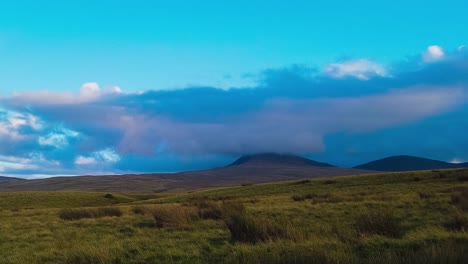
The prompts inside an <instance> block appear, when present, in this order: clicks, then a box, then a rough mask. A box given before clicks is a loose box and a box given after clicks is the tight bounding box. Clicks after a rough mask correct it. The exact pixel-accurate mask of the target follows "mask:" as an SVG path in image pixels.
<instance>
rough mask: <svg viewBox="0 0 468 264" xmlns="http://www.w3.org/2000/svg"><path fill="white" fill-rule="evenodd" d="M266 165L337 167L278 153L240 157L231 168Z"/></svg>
mask: <svg viewBox="0 0 468 264" xmlns="http://www.w3.org/2000/svg"><path fill="white" fill-rule="evenodd" d="M266 164H277V165H291V166H315V167H335V166H333V165H330V164H328V163H322V162H317V161H314V160H310V159H306V158H304V157H300V156H295V155H288V154H276V153H262V154H256V155H245V156H242V157H240V158H239V159H237V160H236V161H234V162H233V163H231V164H230V165H229V166H239V165H257V166H258V165H260V166H261V165H266ZM229 166H228V167H229Z"/></svg>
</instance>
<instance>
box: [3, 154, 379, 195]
mask: <svg viewBox="0 0 468 264" xmlns="http://www.w3.org/2000/svg"><path fill="white" fill-rule="evenodd" d="M240 160H242V161H243V162H237V164H231V165H230V166H227V167H222V168H216V169H211V170H203V171H191V172H181V173H157V174H143V175H119V176H116V175H112V176H77V177H55V178H48V179H40V180H28V181H21V182H11V181H6V182H0V191H44V190H47V191H59V190H77V191H103V192H104V191H109V192H111V191H112V192H116V191H117V192H129V191H132V192H169V191H170V192H174V191H187V190H196V189H203V188H211V187H225V186H234V185H241V184H252V183H266V182H273V181H285V180H295V179H302V178H320V177H330V176H341V175H353V174H365V173H372V171H367V170H360V169H347V168H338V167H332V166H331V165H329V164H326V163H319V162H315V161H311V160H307V159H304V158H301V157H296V156H282V155H278V156H274V157H273V156H271V155H270V154H269V156H262V157H261V158H254V159H245V158H244V159H242V158H241V159H240ZM266 160H267V161H268V162H266ZM238 161H239V160H238ZM234 163H236V162H234ZM311 164H315V165H319V166H313V165H311Z"/></svg>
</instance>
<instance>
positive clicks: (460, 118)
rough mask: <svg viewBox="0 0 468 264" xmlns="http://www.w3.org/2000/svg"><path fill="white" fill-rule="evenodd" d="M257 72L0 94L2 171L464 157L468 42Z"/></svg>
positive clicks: (97, 170)
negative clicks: (233, 82)
mask: <svg viewBox="0 0 468 264" xmlns="http://www.w3.org/2000/svg"><path fill="white" fill-rule="evenodd" d="M259 76H261V77H260V78H259V81H258V84H257V85H255V86H252V87H239V88H231V89H228V90H226V89H218V88H216V87H186V88H184V89H179V90H164V91H146V92H142V93H125V91H124V90H122V89H121V88H119V87H115V86H112V87H105V88H100V87H99V85H98V84H96V83H85V84H84V85H83V86H82V87H81V88H80V90H79V91H77V92H76V93H70V92H62V93H60V92H47V91H42V92H24V93H16V94H14V95H12V96H10V97H4V98H1V99H0V144H1V146H2V148H1V149H0V173H2V174H87V173H103V172H116V173H119V172H124V171H136V172H145V171H176V170H185V169H196V168H203V167H209V166H213V165H220V164H222V163H223V162H225V160H226V159H229V158H233V157H235V156H238V155H243V154H253V153H259V152H280V153H294V154H302V155H309V156H312V157H314V158H321V159H322V160H324V161H327V162H330V163H338V164H344V165H353V163H357V162H361V161H366V160H367V159H372V158H380V157H382V156H385V155H392V154H414V155H424V156H431V157H434V158H440V159H444V160H452V159H468V152H467V151H466V149H468V148H467V147H468V142H467V139H466V137H465V136H464V133H463V131H466V129H467V128H468V121H467V120H466V118H464V117H465V114H467V112H468V104H467V92H468V53H467V52H466V49H463V48H459V49H458V50H456V51H453V52H446V51H444V50H443V49H442V48H441V47H439V46H431V47H429V48H428V49H427V50H426V51H424V52H422V54H421V55H420V56H418V57H417V58H414V59H412V60H409V61H405V62H401V63H398V64H394V65H390V66H384V65H382V64H379V63H377V62H373V61H370V60H368V59H352V60H346V61H340V62H336V63H331V64H329V65H326V66H325V67H324V68H323V69H311V68H309V67H306V66H300V65H299V66H298V65H296V66H292V67H286V68H282V69H269V70H265V71H264V72H263V73H261V74H260V75H259ZM409 146H410V147H409ZM428 154H429V155H428Z"/></svg>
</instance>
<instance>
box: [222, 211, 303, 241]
mask: <svg viewBox="0 0 468 264" xmlns="http://www.w3.org/2000/svg"><path fill="white" fill-rule="evenodd" d="M225 215H226V219H225V222H226V225H227V227H228V229H229V232H230V233H231V238H232V240H234V241H238V242H247V243H258V242H264V241H270V240H276V239H289V240H299V239H302V238H303V235H304V234H303V233H301V232H299V231H298V230H296V229H295V228H294V227H293V226H292V224H291V223H289V222H287V221H274V220H271V219H268V218H264V217H262V218H259V217H255V216H253V215H250V214H248V213H247V212H246V210H245V208H244V207H243V206H242V205H241V204H235V203H231V204H227V205H225Z"/></svg>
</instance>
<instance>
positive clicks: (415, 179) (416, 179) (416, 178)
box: [413, 176, 422, 182]
mask: <svg viewBox="0 0 468 264" xmlns="http://www.w3.org/2000/svg"><path fill="white" fill-rule="evenodd" d="M421 180H422V179H421V177H417V176H416V177H414V178H413V181H415V182H418V181H421Z"/></svg>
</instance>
